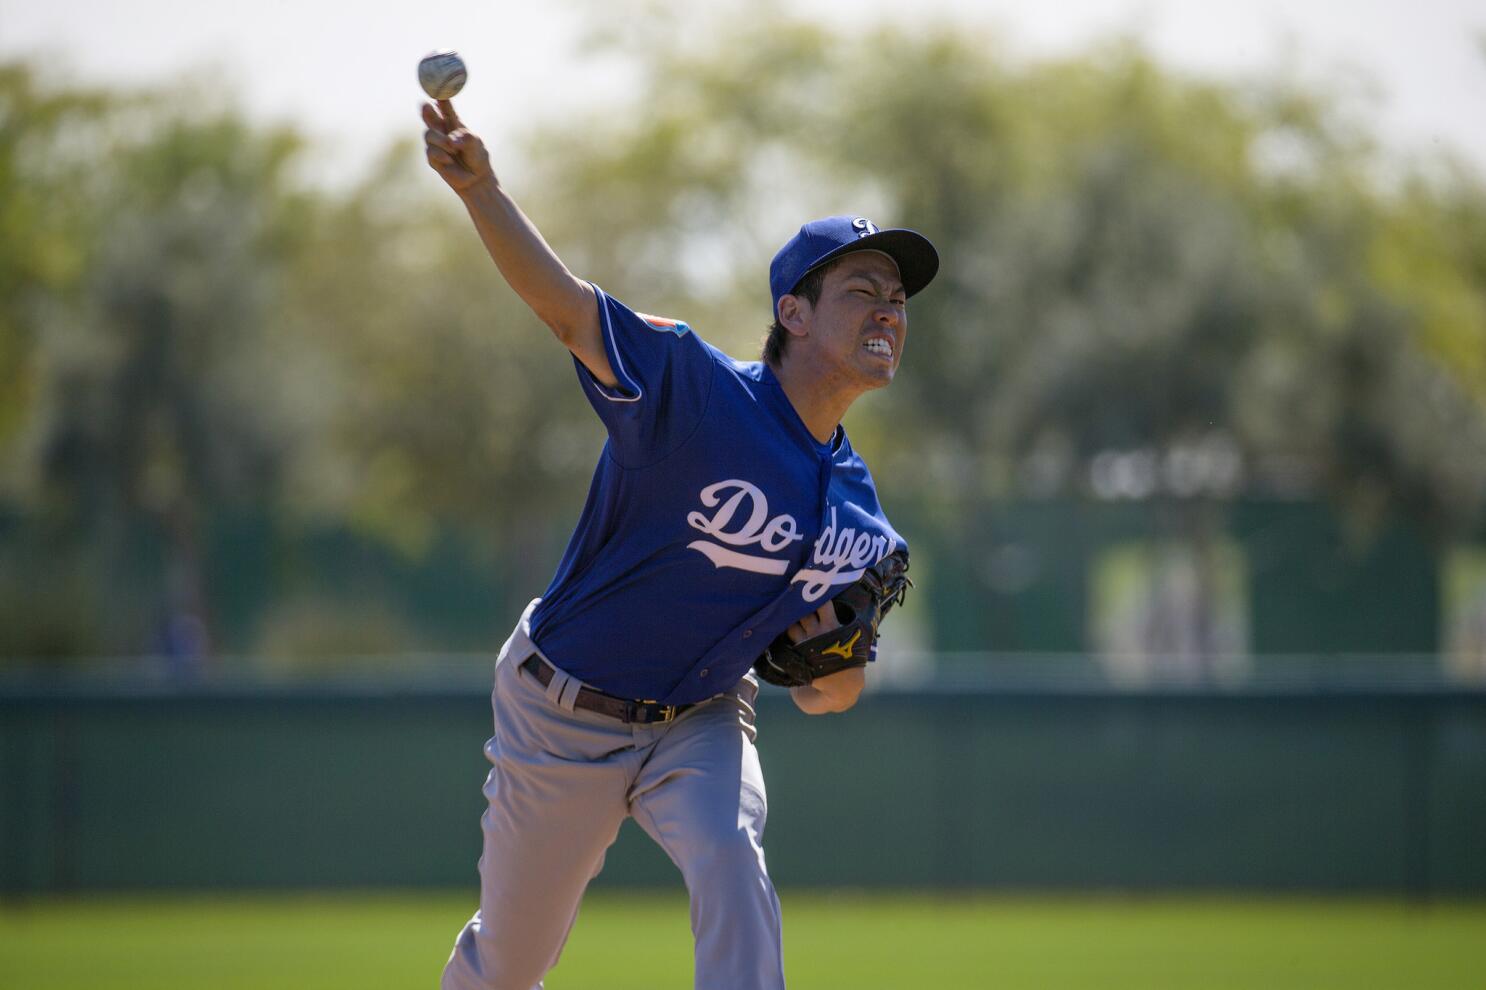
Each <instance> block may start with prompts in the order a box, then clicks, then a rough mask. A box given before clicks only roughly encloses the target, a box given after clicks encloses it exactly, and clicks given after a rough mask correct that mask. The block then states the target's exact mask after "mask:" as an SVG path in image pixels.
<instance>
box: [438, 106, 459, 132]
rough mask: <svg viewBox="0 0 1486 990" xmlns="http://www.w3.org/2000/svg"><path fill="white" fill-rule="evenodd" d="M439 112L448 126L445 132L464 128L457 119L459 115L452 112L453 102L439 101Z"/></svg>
mask: <svg viewBox="0 0 1486 990" xmlns="http://www.w3.org/2000/svg"><path fill="white" fill-rule="evenodd" d="M439 112H440V113H442V114H443V115H444V120H445V121H446V122H447V123H448V125H449V126H448V127H446V128H445V130H450V131H452V130H455V129H456V128H459V127H463V126H464V122H463V121H461V120H460V119H459V114H457V113H455V112H454V101H453V100H439Z"/></svg>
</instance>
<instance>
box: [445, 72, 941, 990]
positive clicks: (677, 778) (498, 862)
mask: <svg viewBox="0 0 1486 990" xmlns="http://www.w3.org/2000/svg"><path fill="white" fill-rule="evenodd" d="M423 120H424V123H425V124H426V125H427V130H426V132H425V134H424V140H425V143H426V146H427V148H426V150H427V157H428V161H429V164H430V165H431V166H432V167H433V169H434V170H435V171H436V172H438V174H439V175H440V176H441V177H442V178H443V179H444V181H445V182H447V183H448V184H449V186H450V187H452V188H453V189H454V191H455V192H456V193H458V194H459V196H460V198H461V200H462V201H463V202H464V205H465V206H466V208H467V209H468V211H469V214H470V217H471V219H472V220H473V221H474V225H475V229H476V230H477V231H478V232H479V235H480V237H481V239H482V240H483V241H484V244H485V247H486V249H487V250H488V251H489V253H490V256H491V258H492V259H493V260H494V261H495V264H496V265H497V267H498V268H499V269H500V272H501V274H502V276H504V278H505V279H506V281H507V282H508V283H510V285H511V288H512V289H514V290H515V292H516V293H517V295H519V296H520V297H521V298H522V300H524V301H525V302H526V304H527V305H528V306H530V307H531V309H532V310H533V311H534V312H535V313H536V314H537V316H538V317H540V318H541V319H542V321H543V322H544V323H546V324H547V326H548V327H550V328H551V330H552V332H553V334H554V335H555V336H556V337H557V339H558V340H559V341H561V342H562V344H564V345H565V346H566V347H567V349H568V350H569V351H570V352H571V353H572V356H573V360H574V365H575V368H576V371H577V376H578V380H579V384H580V387H581V388H582V390H583V394H584V395H585V396H586V397H587V399H588V401H589V403H590V404H591V405H592V406H593V408H594V410H595V411H596V412H597V414H598V416H599V418H600V419H601V420H602V421H603V423H604V425H605V427H606V428H607V430H608V441H607V443H606V444H605V447H604V450H603V454H602V456H601V457H600V459H599V462H598V465H597V467H596V469H595V471H594V475H593V481H592V486H591V488H590V490H589V494H588V501H587V504H586V505H585V506H584V508H583V513H582V516H581V518H580V519H579V521H578V524H577V529H576V531H575V532H574V533H573V536H572V539H571V542H570V543H569V545H568V548H567V551H566V553H565V554H564V555H563V558H562V561H561V562H560V563H559V565H558V568H557V573H556V575H555V576H554V577H553V579H552V583H551V584H550V585H549V586H548V588H547V590H546V592H545V593H544V594H543V595H542V597H541V598H539V599H537V600H535V601H533V602H532V603H531V604H530V605H529V606H528V607H527V609H526V611H525V612H524V613H523V614H522V616H521V619H520V621H519V623H518V624H517V626H516V628H515V630H514V631H513V632H512V633H511V636H510V638H509V639H508V640H507V641H506V643H505V645H504V646H503V647H502V649H501V651H500V655H499V659H498V660H497V662H496V668H495V685H494V690H493V692H492V705H493V708H494V714H495V731H494V735H493V736H492V738H491V739H490V741H489V742H488V743H487V744H486V747H485V754H486V757H487V758H488V759H489V761H490V763H491V771H490V774H489V776H488V778H487V780H486V783H485V789H484V793H485V797H486V798H487V800H488V807H487V810H486V811H485V814H484V816H483V818H482V820H481V826H482V830H483V834H484V847H483V854H482V856H481V858H480V879H481V889H480V907H479V910H478V911H477V912H476V913H475V915H474V917H473V918H472V919H471V920H470V922H469V923H468V924H467V925H466V926H465V927H464V930H463V931H462V932H461V933H460V935H459V938H458V940H457V942H456V944H455V947H454V951H453V953H452V955H451V956H450V959H449V962H448V964H447V966H446V968H445V970H444V974H443V982H442V986H443V987H444V988H445V990H477V988H478V990H531V988H533V987H540V986H541V985H542V983H541V981H542V979H543V976H544V974H546V973H547V971H548V970H549V969H551V968H552V967H553V966H554V965H555V964H556V962H557V959H558V955H559V953H560V952H561V950H562V946H563V943H564V941H565V940H566V938H567V934H568V931H569V930H570V928H571V926H572V924H573V921H574V919H575V917H576V915H577V910H578V902H579V900H580V898H581V896H582V894H583V891H584V888H585V887H586V886H587V884H588V882H589V881H590V880H591V879H592V878H593V877H594V876H595V875H596V874H597V873H598V871H599V869H600V867H601V866H602V864H603V859H604V853H605V850H606V849H607V848H608V846H609V845H610V844H611V843H612V842H613V840H614V838H615V835H616V833H617V832H618V829H619V826H620V824H621V823H622V822H623V820H624V818H625V816H627V815H632V816H634V818H635V820H636V821H637V822H638V823H639V825H640V827H641V828H643V829H644V830H645V831H646V832H647V833H648V834H649V835H650V837H651V838H652V839H654V840H655V841H656V842H657V843H658V844H659V845H660V846H661V847H662V848H663V849H664V850H665V852H666V853H667V854H668V855H669V856H670V858H671V859H672V861H673V862H675V864H676V865H677V867H678V868H679V869H680V871H681V874H682V876H683V878H684V879H685V882H686V885H687V889H688V891H689V893H690V898H691V925H692V932H693V934H694V936H695V940H696V953H695V962H696V975H695V979H696V986H697V987H707V988H712V990H719V988H721V990H765V988H768V990H778V988H781V987H783V986H784V966H783V958H782V948H781V935H780V915H779V901H778V898H777V897H776V896H775V893H774V888H773V885H772V884H771V882H770V880H769V877H768V874H767V872H766V870H765V866H764V853H763V846H762V841H763V831H764V819H765V813H766V803H765V794H764V780H763V775H762V773H761V771H760V768H759V760H758V755H757V752H756V751H755V749H754V736H755V728H754V709H753V702H754V698H755V696H756V694H757V692H758V681H757V678H756V677H755V676H754V675H752V674H751V673H750V670H751V668H753V667H754V666H755V664H756V663H758V664H759V667H758V669H759V671H760V672H761V673H762V674H763V675H764V676H766V677H768V678H770V679H777V680H779V682H780V683H786V684H790V685H792V686H791V687H790V691H791V694H792V696H793V698H794V701H795V703H796V704H797V705H798V706H799V707H800V708H801V709H802V710H804V711H805V712H807V713H810V714H820V713H825V712H835V711H844V710H845V709H847V708H850V707H851V706H852V705H853V704H854V703H855V702H856V700H857V696H858V695H859V693H860V692H861V690H862V687H863V684H864V683H865V667H866V663H867V661H868V660H869V659H870V658H871V655H872V649H873V641H874V639H875V633H876V622H877V620H878V619H879V618H880V615H881V611H883V610H885V609H886V607H887V606H888V605H889V604H891V600H893V598H894V595H895V594H899V593H900V592H901V588H902V587H903V584H904V579H903V577H902V574H901V570H902V568H903V567H904V566H906V563H905V556H904V555H905V554H906V546H905V544H904V541H903V539H902V538H901V537H900V536H899V535H898V534H897V533H896V532H895V531H894V530H893V528H892V526H891V525H889V523H888V521H887V519H886V517H885V516H884V515H883V512H882V508H881V507H880V506H879V504H878V500H877V493H876V490H875V489H874V487H873V483H872V477H871V475H870V474H869V473H868V471H867V467H866V465H865V464H864V463H863V461H862V459H861V458H860V457H858V456H857V454H856V453H855V452H854V451H853V450H852V447H851V443H850V441H849V440H848V439H847V436H846V432H845V430H844V429H843V428H842V427H841V425H840V423H841V418H842V415H843V414H844V413H845V412H846V410H847V408H848V407H849V406H850V405H851V403H852V401H853V400H855V399H856V398H857V396H859V395H861V394H862V393H864V392H866V391H868V390H870V389H874V388H880V387H882V386H885V385H887V384H888V383H889V382H891V381H892V379H893V375H894V373H895V372H896V371H897V368H898V363H899V361H900V359H901V357H902V353H903V345H904V341H905V338H906V336H907V330H908V326H907V314H906V312H905V304H906V300H907V299H908V297H909V296H911V295H913V294H914V293H915V292H917V291H919V290H920V289H922V288H923V287H924V286H925V285H927V284H928V283H929V281H930V280H931V279H932V278H933V277H934V274H935V273H936V271H937V270H938V266H939V259H938V255H937V254H936V253H935V251H934V248H933V246H932V245H931V244H930V243H929V242H928V240H926V239H925V238H924V237H922V236H921V235H919V234H917V233H914V232H912V231H908V230H880V229H878V227H877V226H876V225H875V224H873V223H872V222H871V221H869V220H866V219H865V218H860V217H831V218H827V219H825V220H818V221H814V222H812V223H808V224H806V225H804V226H803V227H802V228H800V231H799V233H797V234H796V235H795V236H794V237H793V238H791V239H790V240H789V242H788V243H786V244H785V245H784V247H783V248H782V249H781V250H780V252H779V254H778V255H777V256H776V257H775V258H774V261H773V263H772V265H771V266H770V271H769V280H770V288H771V291H772V295H773V301H774V316H775V323H774V326H773V327H772V328H771V330H770V335H769V338H768V342H767V344H766V347H765V353H764V360H762V361H751V362H743V361H736V360H734V359H732V358H729V357H727V356H726V355H724V354H722V353H721V352H720V351H718V350H716V349H715V348H713V347H711V346H710V345H708V344H707V343H705V342H704V341H703V340H701V339H700V338H699V337H698V336H697V334H696V333H695V332H693V331H692V329H691V328H690V327H689V326H688V325H687V324H686V323H684V322H681V321H679V320H672V319H661V318H657V317H654V316H646V315H644V314H641V313H637V312H634V311H633V310H631V309H629V308H628V307H626V306H625V305H624V304H623V303H621V302H619V301H618V300H617V299H614V298H613V297H612V296H610V295H608V294H607V293H605V292H604V291H603V290H602V289H599V288H598V287H596V286H594V285H591V284H589V283H587V282H584V281H581V280H579V279H577V278H575V277H574V276H573V275H572V274H571V273H569V272H568V270H567V268H566V267H564V266H563V263H562V262H561V261H560V260H559V259H558V257H557V256H556V255H555V254H554V253H553V251H552V250H551V248H549V247H548V246H547V244H546V242H545V241H543V239H542V236H541V235H540V234H539V233H538V232H537V230H536V228H535V227H534V226H533V225H532V224H531V222H530V221H529V220H528V219H527V218H526V217H525V215H524V214H523V213H522V212H521V210H520V209H519V208H518V207H517V206H516V204H515V202H513V201H512V199H511V198H510V196H509V195H507V193H506V191H505V190H504V189H503V188H502V187H501V185H500V183H499V181H498V180H497V179H496V177H495V175H494V174H493V173H492V171H491V166H490V160H489V156H488V154H487V152H486V149H485V147H484V146H483V144H482V143H481V141H480V140H479V138H477V137H476V136H475V135H474V134H472V133H470V132H469V131H468V130H467V129H466V128H465V127H464V126H463V125H462V124H461V123H460V121H459V118H458V117H457V116H456V115H455V113H454V109H453V107H452V106H451V105H450V104H449V103H448V102H447V101H439V103H438V104H437V105H435V104H426V105H425V106H424V108H423ZM847 591H850V592H852V593H853V594H854V595H856V597H855V598H850V597H849V596H848V595H847V594H846V592H847ZM766 661H767V662H766ZM801 670H803V672H801ZM791 671H793V673H791ZM614 965H615V966H625V967H634V966H641V967H643V966H644V965H645V960H644V959H643V958H641V959H634V958H625V959H615V960H614ZM660 979H662V976H661V974H657V980H660Z"/></svg>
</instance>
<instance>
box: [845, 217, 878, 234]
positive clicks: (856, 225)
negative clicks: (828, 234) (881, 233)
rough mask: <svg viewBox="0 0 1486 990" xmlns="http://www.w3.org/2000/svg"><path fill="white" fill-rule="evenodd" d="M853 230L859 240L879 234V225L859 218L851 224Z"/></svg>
mask: <svg viewBox="0 0 1486 990" xmlns="http://www.w3.org/2000/svg"><path fill="white" fill-rule="evenodd" d="M851 229H852V230H855V231H856V232H857V237H858V238H862V237H867V236H869V235H871V234H875V233H877V224H875V223H873V222H872V221H871V220H868V219H867V218H866V217H857V218H856V219H855V220H853V221H852V222H851Z"/></svg>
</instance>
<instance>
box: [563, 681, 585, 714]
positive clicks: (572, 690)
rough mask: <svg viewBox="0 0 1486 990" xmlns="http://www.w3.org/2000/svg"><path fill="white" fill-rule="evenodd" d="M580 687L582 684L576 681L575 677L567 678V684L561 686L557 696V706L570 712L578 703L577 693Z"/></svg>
mask: <svg viewBox="0 0 1486 990" xmlns="http://www.w3.org/2000/svg"><path fill="white" fill-rule="evenodd" d="M582 687H583V682H582V681H580V680H578V679H577V678H576V677H569V678H567V683H565V684H564V685H563V686H562V691H561V692H560V693H559V694H558V697H557V703H558V705H560V706H561V707H563V708H565V709H567V710H568V711H572V710H573V706H574V705H576V704H577V703H578V691H579V690H580V689H581V688H582Z"/></svg>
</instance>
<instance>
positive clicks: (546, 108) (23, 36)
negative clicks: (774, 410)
mask: <svg viewBox="0 0 1486 990" xmlns="http://www.w3.org/2000/svg"><path fill="white" fill-rule="evenodd" d="M613 5H614V0H610V3H607V4H605V3H603V2H602V0H547V2H540V0H539V2H527V3H519V4H518V3H511V2H505V0H438V2H437V3H428V2H424V3H417V2H408V0H396V2H394V0H354V2H353V0H254V2H243V0H67V2H60V3H59V2H43V0H0V57H6V56H16V55H41V54H43V53H45V55H46V56H47V57H53V56H55V63H56V65H57V66H58V71H59V72H66V73H68V74H69V76H73V77H76V78H78V79H81V80H85V81H89V82H127V83H141V82H148V83H163V82H166V81H169V80H180V84H181V85H200V84H202V83H206V84H208V87H209V88H215V89H218V90H219V91H220V90H226V91H227V92H230V93H233V94H235V95H236V97H237V98H238V99H239V100H240V101H241V103H242V105H243V106H245V107H246V108H247V109H248V110H249V111H250V112H251V113H253V114H254V115H255V116H257V117H259V118H262V119H288V120H293V121H294V122H296V123H297V124H299V125H300V126H302V127H303V128H305V129H306V130H308V131H309V132H311V133H313V134H315V135H317V136H318V137H320V138H321V139H323V142H324V144H323V147H325V148H326V149H328V151H329V155H330V159H329V160H328V161H327V162H326V163H325V172H326V174H327V175H334V174H335V173H336V171H337V170H338V168H339V167H340V165H341V164H342V163H341V162H340V161H338V160H337V159H338V158H339V157H340V156H344V166H345V170H346V171H347V172H349V173H353V174H354V173H355V172H356V171H357V169H356V165H357V163H358V162H359V161H360V159H361V157H362V156H364V155H365V154H366V153H367V152H369V151H372V150H375V149H376V148H378V147H380V146H381V145H382V143H383V142H385V141H386V140H387V139H388V138H389V137H391V136H392V135H394V134H397V133H401V134H403V135H405V136H409V137H413V136H416V135H417V134H418V133H419V132H420V131H421V125H419V124H418V122H417V120H416V106H417V104H418V102H419V100H420V99H421V95H422V94H421V92H420V91H419V89H418V87H417V83H416V81H415V78H414V69H415V66H416V63H417V61H418V58H419V57H420V56H421V55H423V54H424V53H425V52H427V51H429V50H431V49H434V48H440V47H453V48H457V49H459V50H460V51H461V52H462V53H463V54H464V55H465V57H466V59H467V61H468V63H469V66H470V82H469V85H468V88H467V89H466V91H465V94H464V95H463V96H462V97H461V99H460V100H459V101H458V102H459V105H460V109H461V113H462V115H463V116H464V118H465V120H466V121H467V122H469V123H470V124H471V126H472V127H475V128H476V129H477V130H480V131H481V133H482V134H483V135H484V136H485V137H486V138H487V140H488V141H490V143H491V144H492V145H495V146H498V145H499V143H500V141H501V140H503V139H506V138H509V137H511V136H512V135H514V134H516V133H518V132H519V131H520V129H521V128H522V126H523V125H524V124H526V123H528V122H530V121H531V120H533V119H537V118H541V117H544V116H547V117H550V116H552V115H556V114H561V113H563V112H565V111H568V110H571V109H573V108H576V107H579V106H582V105H583V104H584V103H585V102H588V101H590V100H591V99H593V94H596V93H597V94H604V98H606V99H607V98H609V97H610V96H612V95H613V94H614V93H615V92H616V91H619V92H622V90H623V87H624V85H625V79H626V76H625V74H624V73H623V72H622V71H620V70H617V69H616V67H615V66H614V65H612V64H608V65H605V64H602V63H598V62H596V61H595V60H594V59H592V58H591V57H590V56H587V55H584V54H583V52H582V50H581V44H580V42H581V39H582V37H583V34H584V28H585V17H584V13H585V11H593V10H599V9H612V7H613ZM789 6H790V8H791V9H793V10H796V11H802V12H808V13H810V14H812V15H814V16H817V17H819V18H822V19H828V18H834V19H840V20H841V22H842V23H860V22H861V21H863V20H865V19H868V18H873V19H883V20H886V19H889V18H901V17H902V16H903V15H902V11H903V10H904V9H905V6H906V5H905V4H904V3H903V2H902V0H793V2H791V3H790V4H789ZM914 7H915V10H916V13H915V14H914V17H915V19H916V21H917V22H922V20H923V19H924V18H925V17H926V16H928V15H926V14H925V13H924V11H934V12H936V13H942V16H946V17H954V18H959V19H961V20H964V21H969V22H974V23H980V24H989V25H993V26H995V27H997V28H998V29H1000V31H1001V33H1002V35H1003V37H1005V38H1006V39H1007V40H1008V41H1009V42H1010V45H1011V50H1013V51H1015V52H1018V53H1025V54H1029V55H1037V54H1042V53H1062V52H1067V51H1070V50H1074V49H1077V48H1079V47H1081V46H1083V45H1086V44H1087V43H1089V42H1090V41H1091V40H1094V39H1097V38H1100V37H1107V36H1109V35H1111V34H1114V33H1125V34H1133V35H1135V36H1137V37H1139V38H1142V39H1144V40H1145V42H1146V44H1147V45H1148V47H1149V48H1150V49H1151V50H1153V51H1154V52H1155V53H1156V54H1157V55H1158V56H1159V57H1161V58H1162V59H1163V60H1165V61H1167V62H1169V63H1171V64H1174V65H1177V66H1180V67H1182V68H1184V69H1191V70H1198V71H1203V72H1212V73H1217V74H1222V75H1233V74H1248V75H1254V74H1259V73H1263V72H1266V71H1270V70H1273V69H1275V67H1276V66H1278V65H1279V64H1280V63H1281V62H1282V61H1284V58H1283V56H1284V55H1285V53H1286V52H1289V54H1290V55H1291V56H1292V57H1291V60H1290V61H1291V64H1294V65H1299V66H1300V68H1301V70H1302V71H1303V72H1304V73H1305V74H1306V75H1308V76H1316V77H1324V78H1337V76H1338V74H1339V73H1340V74H1341V75H1342V77H1344V78H1346V77H1348V74H1349V73H1350V77H1351V78H1353V79H1356V78H1358V77H1364V78H1370V79H1372V80H1373V81H1374V82H1375V83H1376V84H1377V86H1378V90H1379V92H1378V101H1377V104H1376V105H1377V109H1378V125H1379V131H1380V133H1381V134H1382V136H1383V137H1384V139H1385V140H1386V141H1387V142H1388V143H1389V144H1390V145H1392V146H1394V147H1395V148H1397V149H1399V150H1400V151H1403V152H1406V153H1407V152H1410V151H1418V150H1427V149H1429V148H1430V147H1432V146H1435V145H1447V146H1451V147H1454V148H1456V149H1458V150H1460V151H1462V152H1464V153H1465V154H1466V155H1468V156H1469V158H1470V159H1471V160H1473V161H1474V162H1475V163H1476V164H1477V165H1478V167H1480V168H1481V169H1482V170H1483V171H1486V110H1483V108H1486V3H1482V2H1481V0H1350V2H1344V0H1223V2H1215V0H1164V2H1163V0H1056V2H1045V3H1031V2H1027V0H920V2H919V3H917V4H915V5H914ZM1473 108H1474V109H1473Z"/></svg>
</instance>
